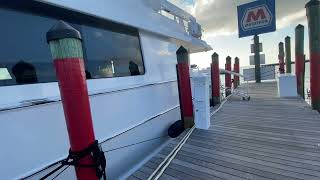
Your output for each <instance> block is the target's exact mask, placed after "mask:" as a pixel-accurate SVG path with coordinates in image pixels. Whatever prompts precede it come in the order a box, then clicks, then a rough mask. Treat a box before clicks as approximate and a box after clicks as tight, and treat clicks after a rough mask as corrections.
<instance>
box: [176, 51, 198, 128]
mask: <svg viewBox="0 0 320 180" xmlns="http://www.w3.org/2000/svg"><path fill="white" fill-rule="evenodd" d="M176 54H177V61H178V64H177V76H178V86H179V96H180V108H181V118H182V120H183V122H184V127H185V128H191V127H192V126H193V125H194V114H193V105H192V93H191V82H190V68H189V53H188V51H187V49H185V48H184V47H183V46H181V47H180V48H179V49H178V51H177V52H176Z"/></svg>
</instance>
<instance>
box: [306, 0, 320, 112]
mask: <svg viewBox="0 0 320 180" xmlns="http://www.w3.org/2000/svg"><path fill="white" fill-rule="evenodd" d="M306 9H307V17H308V26H309V46H310V83H311V84H310V88H311V104H312V107H313V109H315V110H318V111H319V112H320V2H319V1H318V0H311V1H309V2H308V3H307V4H306Z"/></svg>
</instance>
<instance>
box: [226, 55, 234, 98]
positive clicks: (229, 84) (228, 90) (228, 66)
mask: <svg viewBox="0 0 320 180" xmlns="http://www.w3.org/2000/svg"><path fill="white" fill-rule="evenodd" d="M225 68H226V70H227V71H231V57H230V56H228V57H227V58H226V65H225ZM231 87H232V82H231V74H229V73H226V74H225V88H226V96H229V95H230V94H231Z"/></svg>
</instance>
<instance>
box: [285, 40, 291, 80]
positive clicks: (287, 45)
mask: <svg viewBox="0 0 320 180" xmlns="http://www.w3.org/2000/svg"><path fill="white" fill-rule="evenodd" d="M284 42H285V49H286V72H287V73H288V74H291V69H292V68H291V38H290V37H289V36H287V37H286V38H285V40H284Z"/></svg>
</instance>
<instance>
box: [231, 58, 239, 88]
mask: <svg viewBox="0 0 320 180" xmlns="http://www.w3.org/2000/svg"><path fill="white" fill-rule="evenodd" d="M239 61H240V60H239V58H238V57H236V58H235V59H234V65H233V71H234V72H235V73H238V74H239V73H240V62H239ZM233 79H234V82H233V85H234V88H238V86H239V85H240V77H239V76H236V75H234V76H233Z"/></svg>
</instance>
